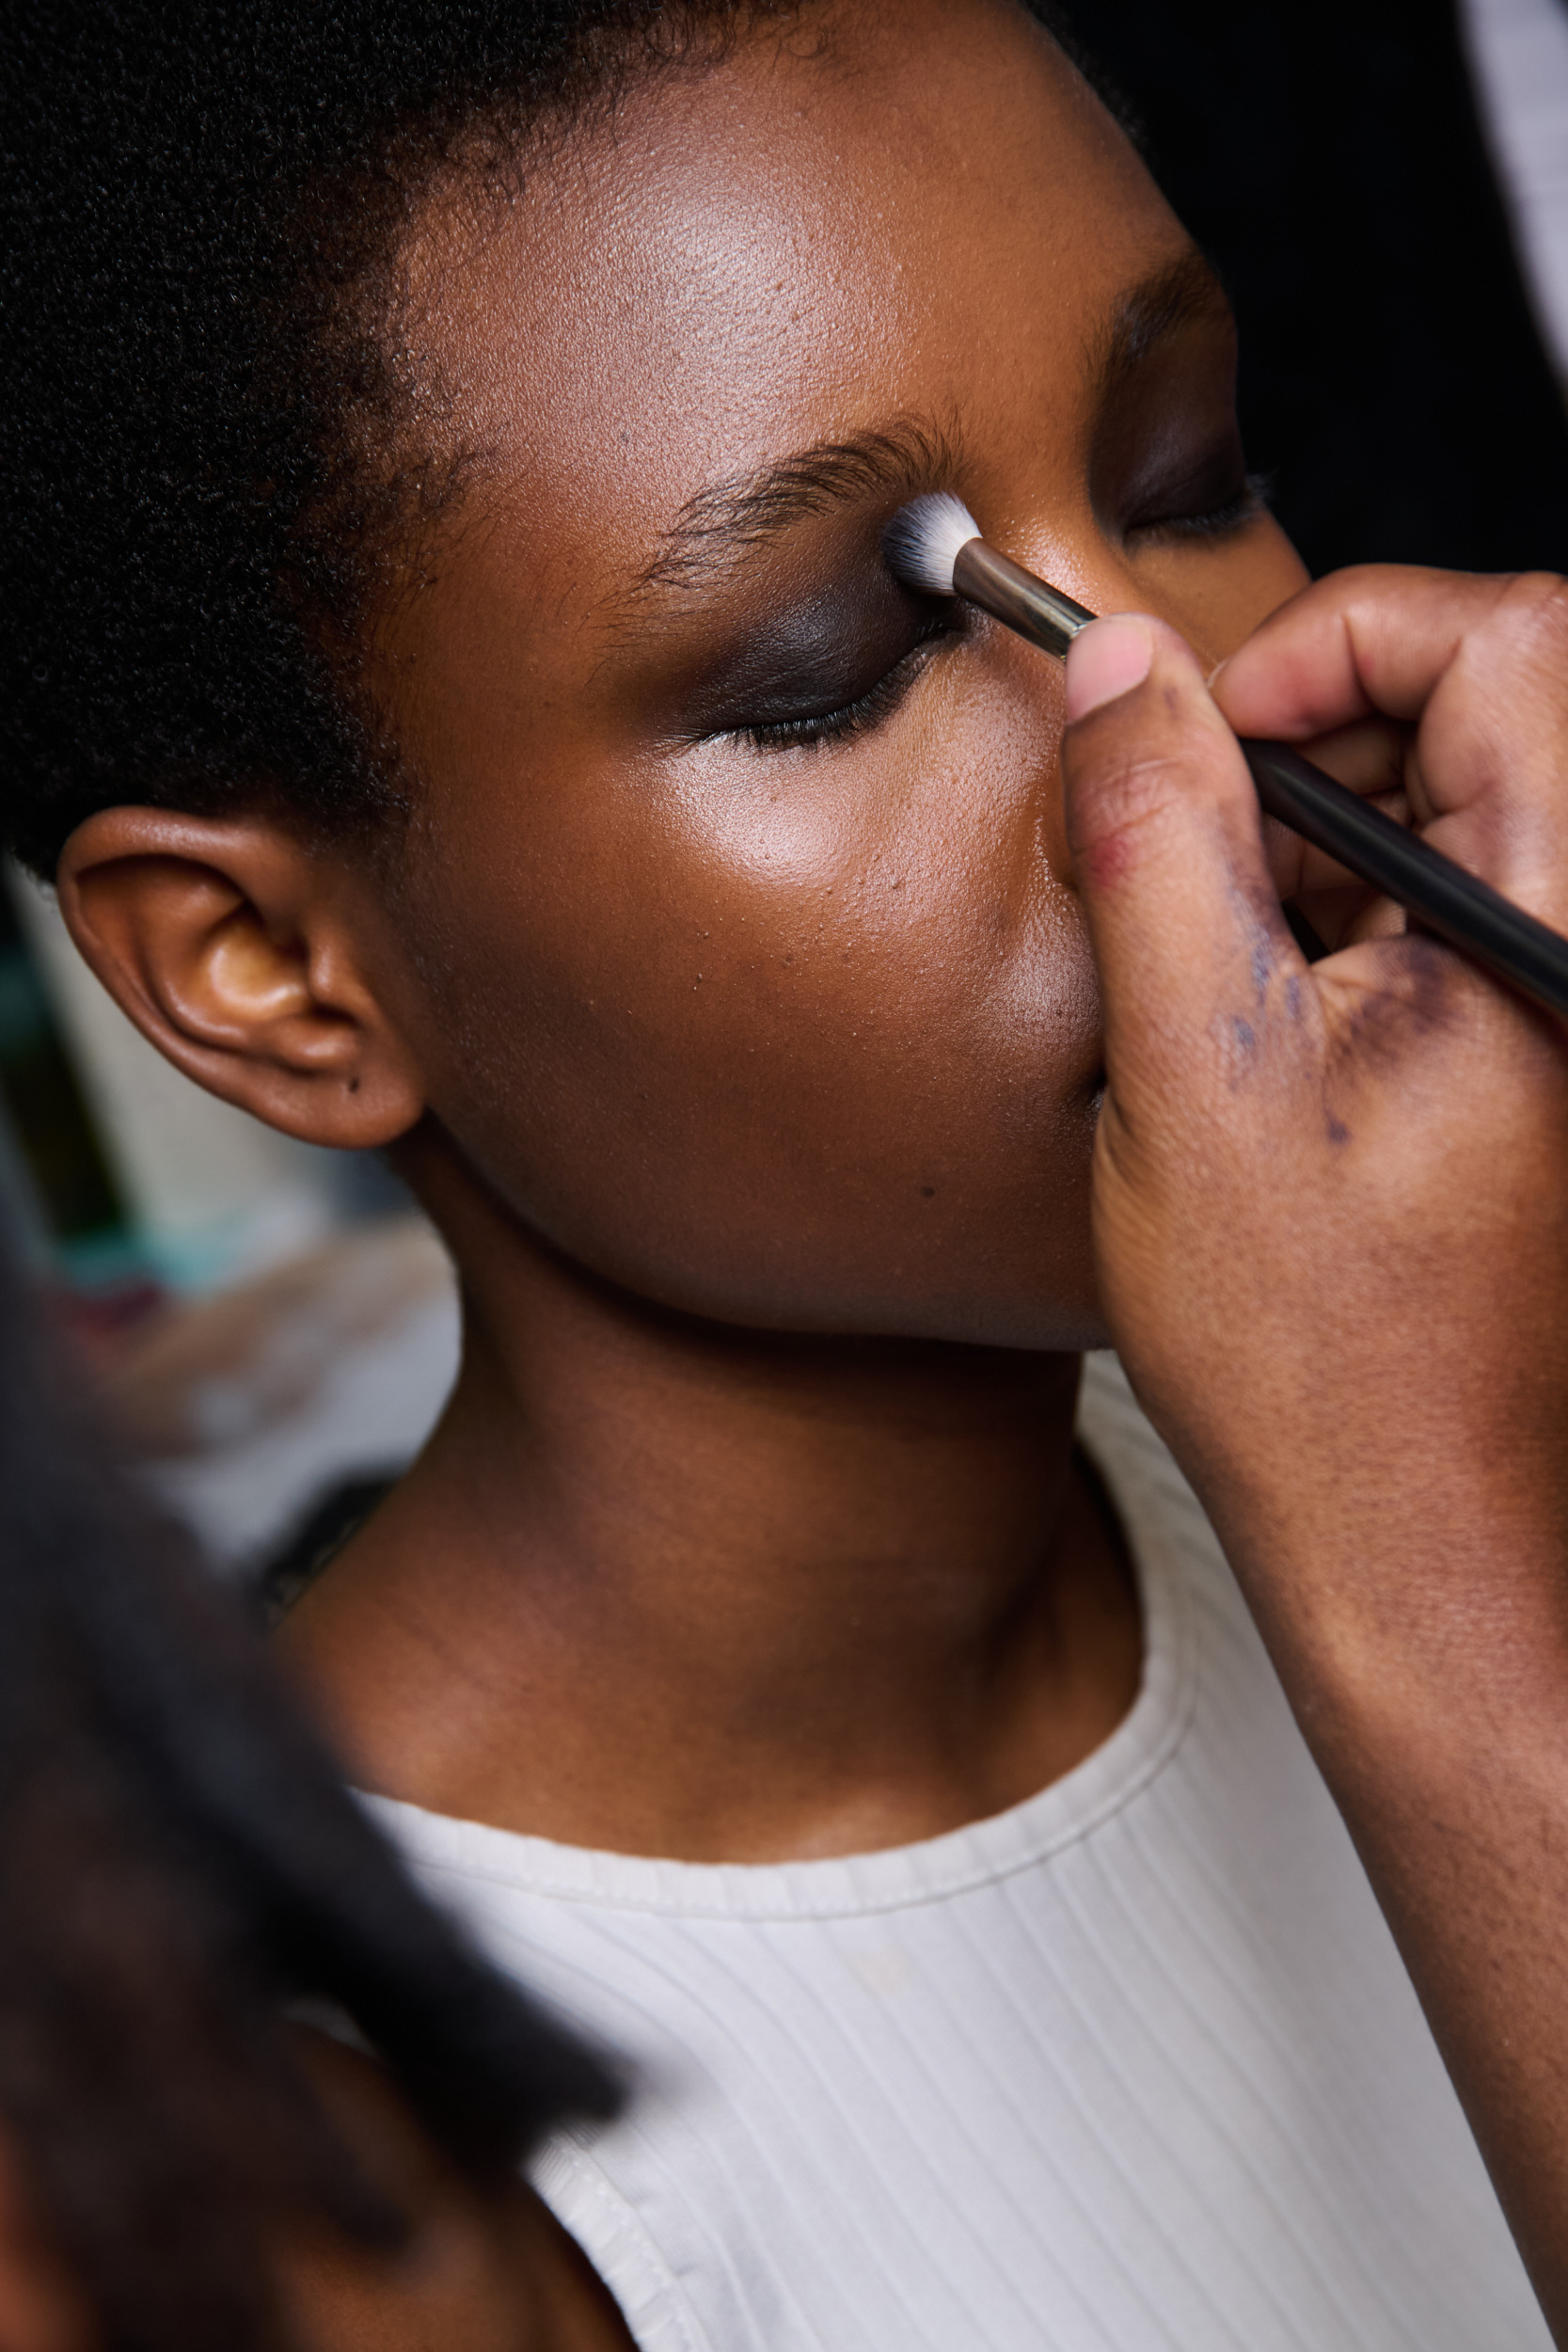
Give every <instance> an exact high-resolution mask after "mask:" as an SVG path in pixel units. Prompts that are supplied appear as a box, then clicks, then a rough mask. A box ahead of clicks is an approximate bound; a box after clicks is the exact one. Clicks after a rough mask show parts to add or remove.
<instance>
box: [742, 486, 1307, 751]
mask: <svg viewBox="0 0 1568 2352" xmlns="http://www.w3.org/2000/svg"><path fill="white" fill-rule="evenodd" d="M1271 487H1272V485H1271V482H1270V479H1269V477H1268V476H1267V475H1265V474H1248V476H1247V478H1246V481H1245V482H1244V484H1243V486H1242V488H1241V489H1240V490H1238V491H1237V493H1236V495H1235V497H1234V498H1232V499H1227V501H1226V502H1225V504H1224V505H1223V506H1215V507H1212V508H1211V509H1210V511H1209V512H1208V513H1207V514H1203V515H1173V516H1170V517H1169V518H1168V519H1167V520H1165V521H1162V522H1155V523H1147V524H1144V525H1142V526H1141V527H1140V528H1139V529H1138V530H1136V531H1135V532H1132V533H1130V534H1129V535H1130V536H1132V537H1136V538H1139V539H1154V538H1166V539H1223V538H1225V537H1227V535H1228V533H1229V532H1233V531H1239V530H1240V529H1241V528H1242V526H1243V524H1244V523H1249V522H1251V521H1252V520H1253V518H1254V516H1258V515H1260V514H1262V513H1263V512H1264V511H1265V510H1266V508H1267V506H1268V502H1269V491H1270V488H1271ZM953 634H954V631H953V629H952V628H951V627H950V626H946V625H943V624H942V623H936V622H934V623H933V624H932V627H931V633H930V634H929V635H928V636H926V637H923V638H921V640H920V642H919V643H918V644H914V645H911V648H910V650H909V652H908V653H907V654H906V655H905V656H904V658H903V660H901V661H896V662H895V664H894V666H893V668H892V669H891V670H889V671H888V672H887V673H886V674H885V675H883V676H882V677H879V679H878V680H877V683H876V685H875V686H873V687H872V688H871V689H870V690H869V691H867V692H866V693H863V694H862V695H860V696H859V697H858V698H857V699H856V700H855V701H854V702H852V703H846V704H845V705H844V707H843V708H842V709H841V710H825V711H822V712H820V713H819V714H817V715H816V716H815V717H813V718H810V719H774V720H769V721H766V722H762V723H759V724H757V725H755V726H749V727H737V728H736V730H735V732H736V737H737V739H739V740H740V741H741V742H743V743H750V744H751V746H752V749H753V751H759V752H790V751H806V752H811V751H817V750H819V749H820V748H821V746H822V745H823V744H825V743H846V742H850V741H852V740H853V739H854V738H855V737H856V736H859V735H868V734H869V733H870V731H871V729H872V728H873V727H877V726H879V725H880V724H881V723H882V721H883V720H884V719H891V718H892V716H893V714H894V712H895V710H896V709H897V707H898V706H899V704H900V703H901V702H902V701H903V699H904V697H905V695H906V694H907V693H908V692H909V691H910V689H911V686H912V685H913V684H914V682H915V679H916V678H917V677H918V676H919V675H920V673H921V671H922V670H923V669H924V668H925V667H926V664H927V660H929V658H930V656H931V654H932V652H933V651H934V650H935V648H936V646H937V645H938V644H940V643H941V642H942V639H943V638H944V637H949V636H951V635H953Z"/></svg>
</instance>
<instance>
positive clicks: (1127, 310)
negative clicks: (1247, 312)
mask: <svg viewBox="0 0 1568 2352" xmlns="http://www.w3.org/2000/svg"><path fill="white" fill-rule="evenodd" d="M1229 317H1230V303H1229V300H1228V298H1227V294H1226V291H1225V288H1224V287H1223V285H1222V284H1221V283H1220V280H1219V278H1218V276H1217V274H1216V273H1215V270H1214V267H1213V264H1212V262H1210V261H1209V260H1208V259H1207V258H1206V257H1205V255H1203V254H1202V253H1200V252H1199V250H1198V248H1197V246H1196V245H1190V246H1187V247H1186V249H1185V251H1184V252H1181V253H1179V254H1177V255H1176V257H1175V258H1174V260H1172V261H1169V262H1165V263H1164V265H1163V266H1162V267H1161V268H1159V269H1157V270H1154V271H1152V272H1151V273H1150V274H1149V276H1148V277H1147V278H1141V279H1140V280H1139V281H1138V283H1137V284H1136V285H1135V286H1132V287H1130V288H1129V289H1128V291H1127V293H1126V294H1123V296H1122V298H1121V300H1120V301H1119V302H1118V303H1117V307H1116V310H1115V311H1114V312H1113V313H1112V316H1111V320H1110V323H1109V325H1108V326H1107V327H1106V329H1105V331H1104V333H1103V335H1102V336H1101V338H1100V339H1099V341H1098V342H1095V343H1091V345H1090V349H1089V363H1090V366H1091V367H1092V369H1093V371H1094V376H1095V389H1096V392H1097V394H1098V397H1099V399H1100V402H1101V405H1104V403H1105V402H1107V401H1108V400H1110V399H1111V397H1112V396H1113V394H1114V393H1115V392H1117V390H1118V389H1119V388H1120V387H1121V386H1122V385H1123V384H1125V383H1126V382H1127V380H1128V378H1129V377H1130V376H1132V375H1135V374H1136V373H1137V372H1138V370H1139V369H1140V368H1141V367H1142V366H1143V364H1144V362H1145V360H1146V359H1148V357H1149V355H1150V354H1151V353H1152V352H1155V351H1157V350H1158V349H1159V347H1160V345H1161V344H1162V343H1164V342H1169V341H1170V339H1171V338H1172V336H1174V335H1178V334H1180V331H1181V329H1182V327H1184V326H1199V325H1203V324H1210V325H1212V324H1213V323H1214V322H1215V321H1216V320H1220V319H1225V320H1228V319H1229Z"/></svg>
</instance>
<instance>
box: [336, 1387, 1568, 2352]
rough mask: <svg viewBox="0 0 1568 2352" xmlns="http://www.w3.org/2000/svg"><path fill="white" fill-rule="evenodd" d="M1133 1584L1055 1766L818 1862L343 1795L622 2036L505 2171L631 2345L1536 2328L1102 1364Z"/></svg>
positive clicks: (1409, 2032) (1248, 1679)
mask: <svg viewBox="0 0 1568 2352" xmlns="http://www.w3.org/2000/svg"><path fill="white" fill-rule="evenodd" d="M1081 1427H1082V1431H1083V1436H1084V1440H1085V1445H1086V1446H1087V1447H1088V1450H1089V1452H1090V1453H1091V1454H1092V1455H1093V1457H1094V1459H1095V1460H1096V1462H1097V1463H1098V1464H1099V1466H1100V1469H1101V1473H1102V1475H1103V1476H1104V1478H1105V1481H1106V1484H1107V1486H1109V1488H1110V1491H1111V1493H1112V1495H1113V1496H1114V1498H1115V1501H1116V1503H1117V1509H1118V1511H1119V1513H1120V1515H1121V1518H1122V1523H1123V1526H1124V1528H1125V1530H1126V1533H1127V1535H1128V1539H1129V1543H1130V1545H1131V1548H1132V1553H1133V1556H1134V1559H1135V1561H1136V1564H1137V1569H1138V1576H1139V1581H1140V1586H1141V1590H1142V1596H1143V1606H1144V1621H1145V1665H1144V1674H1143V1682H1142V1688H1141V1691H1140V1693H1139V1696H1138V1698H1137V1701H1136V1703H1135V1704H1134V1706H1133V1708H1132V1712H1131V1713H1130V1715H1129V1716H1128V1717H1127V1719H1126V1721H1125V1722H1124V1723H1123V1724H1121V1726H1120V1728H1119V1729H1118V1730H1117V1732H1116V1733H1115V1734H1114V1735H1113V1737H1112V1738H1111V1739H1110V1740H1107V1741H1106V1742H1105V1744H1104V1745H1103V1746H1102V1747H1101V1748H1100V1749H1099V1750H1097V1752H1096V1753H1095V1754H1094V1755H1093V1756H1090V1757H1088V1759H1087V1760H1086V1761H1085V1763H1084V1764H1082V1765H1080V1766H1079V1767H1078V1769H1077V1770H1076V1771H1075V1772H1070V1773H1069V1775H1068V1776H1067V1777H1066V1778H1065V1779H1064V1780H1060V1781H1057V1782H1055V1783H1053V1786H1052V1787H1051V1788H1047V1789H1045V1790H1044V1791H1042V1793H1041V1794H1040V1795H1038V1796H1037V1797H1034V1798H1032V1799H1030V1800H1029V1802H1028V1803H1026V1804H1021V1805H1017V1806H1015V1807H1014V1808H1013V1809H1012V1810H1011V1811H1010V1812H1007V1813H1003V1814H999V1815H997V1816H995V1817H994V1818H993V1819H991V1820H985V1821H977V1822H974V1824H973V1825H972V1826H970V1827H969V1828H966V1829H962V1830H958V1831H955V1832H953V1833H951V1834H949V1835H948V1836H942V1837H935V1838H932V1839H930V1840H928V1841H927V1842H926V1843H924V1844H921V1845H917V1846H908V1847H902V1848H898V1849H895V1850H893V1851H884V1852H879V1853H870V1854H859V1855H854V1856H850V1857H848V1858H847V1859H843V1860H833V1861H827V1862H801V1863H786V1864H783V1865H779V1866H768V1867H742V1866H738V1865H736V1866H709V1865H698V1864H690V1863H678V1862H664V1861H651V1860H644V1859H639V1858H636V1857H629V1856H625V1855H618V1854H607V1853H594V1852H589V1851H582V1850H579V1849H577V1848H573V1847H565V1846H559V1845H555V1844H552V1843H550V1842H548V1841H546V1840H545V1839H543V1838H535V1837H519V1836H514V1835H512V1834H510V1833H508V1832H505V1831H501V1830H496V1829H488V1828H483V1827H481V1826H479V1825H477V1824H475V1823H473V1822H467V1821H457V1820H448V1819H445V1818H444V1817H441V1816H438V1815H435V1814H431V1813H425V1812H421V1811H420V1809H419V1808H417V1807H415V1806H412V1805H404V1804H393V1803H390V1802H387V1801H375V1803H374V1810H375V1812H376V1814H377V1816H378V1817H379V1819H380V1820H382V1821H383V1822H384V1824H385V1825H386V1826H387V1827H388V1829H389V1830H390V1831H391V1832H392V1834H393V1835H394V1836H396V1837H397V1839H398V1840H399V1841H400V1843H401V1844H402V1845H403V1847H404V1851H406V1852H407V1853H408V1855H409V1856H410V1858H411V1860H412V1861H413V1863H414V1864H415V1866H416V1867H417V1868H418V1869H419V1871H420V1875H421V1877H422V1878H423V1880H424V1881H425V1883H426V1884H427V1885H428V1886H429V1887H430V1888H431V1889H432V1891H433V1892H434V1893H436V1895H437V1896H438V1897H440V1898H441V1899H445V1900H446V1901H447V1902H448V1903H449V1904H450V1905H451V1907H453V1908H455V1909H456V1910H457V1911H458V1912H460V1913H461V1914H462V1915H465V1916H466V1917H467V1920H468V1921H469V1922H470V1924H471V1926H472V1927H473V1929H474V1930H475V1931H476V1932H477V1933H478V1934H479V1936H480V1938H481V1939H482V1941H483V1943H484V1944H485V1945H486V1946H487V1947H488V1948H489V1950H490V1951H491V1952H492V1953H493V1954H494V1955H495V1957H496V1958H497V1959H498V1960H499V1962H500V1963H501V1964H502V1966H504V1967H507V1968H509V1969H512V1970H515V1973H516V1974H517V1975H518V1976H519V1977H520V1978H522V1979H524V1980H525V1981H526V1982H527V1983H529V1984H530V1985H531V1986H533V1987H535V1988H537V1989H538V1990H540V1991H541V1992H543V1993H545V1994H546V1995H548V1996H550V1997H552V1998H553V1999H554V2000H555V2002H556V2003H557V2004H558V2005H559V2007H560V2008H561V2009H562V2010H564V2011H565V2012H566V2013H567V2014H568V2015H570V2016H572V2017H575V2018H577V2019H578V2020H579V2021H580V2022H581V2023H583V2024H584V2025H586V2026H588V2027H589V2028H590V2029H591V2030H592V2031H594V2033H596V2034H598V2035H600V2036H601V2037H603V2038H604V2039H605V2040H606V2041H608V2042H610V2043H612V2044H613V2045H615V2046H616V2047H618V2048H619V2049H621V2050H622V2051H623V2052H625V2053H626V2054H627V2055H628V2056H629V2057H630V2058H632V2059H633V2061H634V2063H635V2065H636V2067H637V2069H638V2070H639V2074H640V2078H641V2088H640V2092H639V2095H638V2096H637V2097H636V2099H635V2100H634V2102H633V2104H632V2106H630V2108H629V2110H628V2112H627V2113H626V2116H625V2117H624V2118H623V2119H622V2120H621V2121H620V2122H616V2123H614V2124H612V2125H611V2126H610V2127H609V2128H608V2129H606V2130H603V2131H601V2132H599V2133H597V2134H596V2135H584V2136H581V2137H568V2138H565V2139H562V2140H561V2141H558V2142H556V2143H555V2144H554V2145H552V2146H551V2147H550V2148H549V2149H548V2150H547V2151H546V2153H545V2155H544V2157H543V2159H542V2160H541V2162H540V2164H539V2166H538V2169H537V2172H536V2179H537V2183H538V2186H539V2188H540V2190H541V2191H542V2193H543V2195H544V2196H545V2197H546V2200H547V2201H548V2202H549V2203H550V2204H551V2205H552V2206H553V2207H554V2209H555V2211H556V2212H557V2214H558V2215H559V2216H560V2217H561V2219H562V2221H563V2222H564V2223H565V2225H566V2227H567V2228H568V2229H569V2230H570V2231H571V2232H572V2233H574V2235H575V2236H576V2237H577V2238H578V2241H579V2242H580V2243H581V2245H582V2246H583V2247H584V2248H585V2249H586V2250H587V2252H588V2254H589V2255H590V2257H591V2258H592V2260H593V2262H594V2265H595V2266H596V2267H597V2269H598V2270H599V2272H600V2274H601V2275H602V2277H603V2278H604V2279H605V2280H606V2281H607V2282H608V2284H609V2285H610V2288H611V2289H612V2290H613V2292H614V2294H615V2295H616V2296H617V2297H618V2299H619V2301H620V2303H621V2306H622V2309H623V2310H624V2311H625V2312H626V2319H627V2322H628V2324H629V2326H630V2328H631V2331H632V2333H633V2335H634V2336H635V2337H636V2339H637V2341H638V2343H639V2344H641V2345H642V2346H644V2347H645V2348H646V2352H1341V2348H1343V2352H1351V2348H1352V2347H1354V2352H1395V2348H1396V2347H1398V2352H1549V2338H1548V2336H1547V2334H1546V2330H1545V2328H1544V2324H1543V2323H1542V2320H1541V2318H1540V2316H1539V2314H1538V2312H1537V2311H1536V2307H1535V2304H1534V2301H1533V2299H1532V2297H1531V2296H1530V2293H1529V2289H1528V2284H1527V2282H1526V2280H1525V2276H1524V2273H1523V2270H1522V2268H1521V2266H1520V2264H1519V2261H1518V2257H1517V2255H1516V2254H1515V2253H1514V2250H1513V2244H1512V2241H1511V2240H1510V2237H1509V2234H1508V2232H1507V2229H1506V2227H1505V2225H1504V2223H1503V2220H1502V2217H1501V2215H1500V2213H1499V2211H1498V2208H1497V2201H1496V2200H1495V2198H1494V2197H1493V2194H1492V2190H1491V2187H1490V2185H1489V2183H1488V2181H1487V2179H1486V2175H1485V2173H1484V2172H1483V2170H1482V2169H1481V2161H1480V2158H1479V2157H1478V2155H1477V2153H1476V2151H1475V2146H1474V2143H1473V2141H1472V2140H1471V2137H1470V2135H1469V2132H1468V2129H1467V2127H1466V2125H1465V2120H1464V2117H1463V2115H1462V2113H1461V2111H1460V2108H1459V2106H1458V2103H1457V2101H1456V2099H1455V2097H1454V2095H1453V2092H1452V2090H1450V2088H1449V2082H1448V2079H1447V2076H1446V2075H1445V2074H1444V2072H1443V2069H1442V2066H1441V2064H1440V2062H1439V2060H1438V2058H1437V2055H1436V2051H1435V2049H1434V2048H1433V2042H1432V2040H1431V2037H1430V2035H1429V2034H1428V2032H1427V2028H1426V2026H1425V2023H1424V2021H1423V2019H1422V2017H1421V2014H1420V2010H1419V2009H1418V2006H1417V2003H1416V2000H1415V1996H1414V1994H1412V1992H1411V1989H1410V1985H1409V1981H1408V1979H1407V1978H1406V1976H1405V1974H1404V1970H1403V1968H1402V1964H1401V1963H1400V1960H1399V1957H1398V1954H1397V1953H1396V1951H1395V1949H1394V1947H1393V1944H1392V1942H1391V1940H1390V1938H1389V1935H1388V1932H1387V1930H1386V1927H1385V1926H1384V1923H1383V1920H1382V1916H1381V1915H1380V1914H1379V1912H1378V1910H1377V1907H1376V1904H1375V1903H1374V1901H1373V1899H1372V1896H1371V1894H1370V1889H1369V1887H1368V1885H1367V1882H1366V1879H1365V1877H1364V1876H1363V1874H1362V1871H1361V1868H1360V1865H1359V1863H1358V1862H1357V1860H1356V1857H1355V1854H1354V1850H1353V1848H1352V1846H1351V1844H1350V1840H1349V1838H1348V1836H1346V1834H1345V1831H1344V1829H1343V1827H1342V1825H1341V1823H1340V1821H1339V1819H1338V1814H1337V1813H1336V1812H1335V1810H1334V1807H1333V1804H1331V1802H1330V1800H1329V1798H1328V1796H1327V1793H1326V1791H1325V1790H1324V1788H1323V1783H1322V1781H1321V1780H1320V1778H1319V1776H1318V1773H1317V1772H1316V1769H1315V1768H1314V1766H1313V1764H1312V1762H1311V1760H1310V1758H1309V1757H1308V1756H1307V1750H1306V1748H1305V1747H1304V1745H1303V1743H1302V1740H1301V1738H1300V1735H1299V1733H1298V1732H1297V1730H1296V1728H1295V1725H1294V1724H1293V1722H1292V1720H1291V1715H1290V1713H1289V1711H1288V1709H1287V1708H1286V1706H1285V1703H1284V1700H1283V1698H1282V1696H1281V1694H1280V1692H1279V1688H1278V1685H1277V1683H1276V1681H1275V1677H1274V1674H1273V1671H1272V1669H1271V1668H1270V1665H1269V1663H1268V1661H1267V1658H1266V1657H1265V1655H1264V1653H1263V1650H1262V1647H1261V1645H1260V1644H1259V1640H1258V1636H1257V1634H1256V1633H1255V1631H1254V1629H1253V1627H1252V1624H1251V1621H1250V1619H1249V1618H1248V1616H1247V1613H1246V1612H1245V1609H1244V1607H1243V1603H1242V1600H1241V1597H1240V1595H1239V1594H1238V1591H1237V1589H1236V1586H1235V1583H1234V1582H1233V1581H1232V1579H1231V1577H1230V1574H1229V1571H1228V1569H1227V1566H1226V1565H1225V1562H1224V1560H1223V1558H1222V1556H1221V1554H1220V1551H1219V1548H1218V1545H1217V1543H1216V1541H1215V1539H1214V1537H1213V1534H1212V1532H1211V1530H1210V1528H1209V1526H1208V1523H1207V1521H1206V1520H1205V1518H1204V1517H1203V1514H1202V1512H1201V1510H1200V1509H1199V1507H1198V1505H1197V1503H1196V1501H1195V1499H1194V1498H1193V1496H1192V1494H1191V1492H1190V1490H1189V1489H1188V1487H1187V1486H1186V1485H1185V1483H1184V1482H1183V1480H1182V1479H1181V1477H1180V1472H1179V1471H1178V1470H1176V1468H1175V1465H1174V1464H1173V1463H1172V1461H1171V1459H1170V1457H1169V1455H1168V1454H1166V1453H1165V1451H1164V1447H1163V1446H1162V1445H1161V1443H1160V1441H1159V1439H1158V1438H1156V1437H1155V1435H1154V1433H1153V1431H1152V1430H1151V1429H1150V1428H1149V1426H1148V1422H1146V1421H1145V1420H1144V1419H1143V1416H1142V1415H1141V1414H1140V1412H1139V1411H1138V1408H1137V1406H1135V1404H1134V1403H1133V1401H1132V1396H1131V1393H1130V1392H1129V1391H1128V1389H1127V1387H1126V1384H1125V1382H1124V1380H1123V1379H1122V1376H1121V1375H1120V1373H1119V1371H1118V1369H1117V1367H1116V1366H1115V1364H1114V1362H1112V1361H1110V1360H1109V1359H1094V1360H1092V1361H1091V1364H1090V1366H1089V1368H1088V1370H1087V1372H1086V1375H1085V1395H1084V1404H1083V1408H1082V1414H1081Z"/></svg>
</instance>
